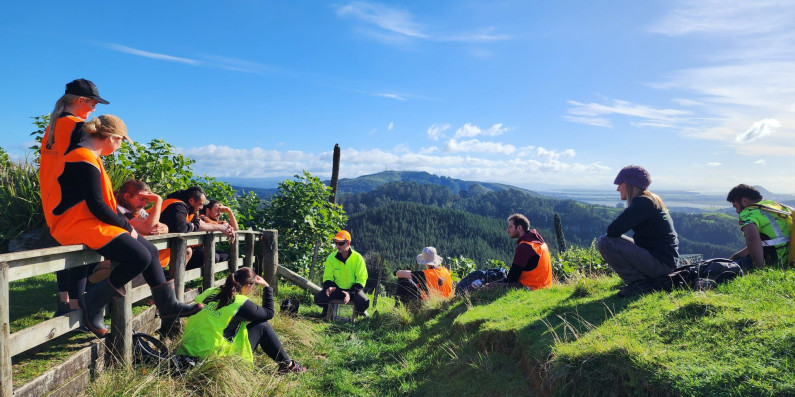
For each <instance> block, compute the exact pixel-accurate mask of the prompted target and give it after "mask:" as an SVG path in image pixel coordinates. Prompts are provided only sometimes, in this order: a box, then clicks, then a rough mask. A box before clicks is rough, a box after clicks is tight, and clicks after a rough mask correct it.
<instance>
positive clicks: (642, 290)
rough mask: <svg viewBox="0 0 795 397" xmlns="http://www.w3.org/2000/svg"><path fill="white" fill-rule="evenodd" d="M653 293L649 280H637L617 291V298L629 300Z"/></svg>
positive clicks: (652, 284)
mask: <svg viewBox="0 0 795 397" xmlns="http://www.w3.org/2000/svg"><path fill="white" fill-rule="evenodd" d="M649 292H654V283H652V281H651V280H638V281H635V282H632V283H630V284H628V285H625V286H623V287H621V289H619V290H618V296H620V297H622V298H631V297H633V296H638V295H643V294H648V293H649Z"/></svg>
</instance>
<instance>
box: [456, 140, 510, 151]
mask: <svg viewBox="0 0 795 397" xmlns="http://www.w3.org/2000/svg"><path fill="white" fill-rule="evenodd" d="M444 150H445V152H448V153H460V152H476V153H477V152H480V153H492V154H513V153H515V152H516V146H514V145H510V144H503V143H500V142H482V141H479V140H477V139H469V140H466V141H458V140H455V139H450V140H448V141H447V143H446V144H445V147H444Z"/></svg>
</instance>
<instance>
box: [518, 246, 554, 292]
mask: <svg viewBox="0 0 795 397" xmlns="http://www.w3.org/2000/svg"><path fill="white" fill-rule="evenodd" d="M519 243H520V244H528V245H529V246H531V247H532V248H533V251H535V252H536V253H537V254H538V256H539V257H540V258H538V265H537V266H536V268H535V269H533V270H530V271H526V272H522V274H521V275H520V276H519V283H521V284H522V285H524V286H526V287H530V288H532V289H534V290H536V289H541V288H546V287H549V286H550V285H552V260H551V259H550V255H549V248H548V247H547V244H546V243H539V242H537V241H520V242H519Z"/></svg>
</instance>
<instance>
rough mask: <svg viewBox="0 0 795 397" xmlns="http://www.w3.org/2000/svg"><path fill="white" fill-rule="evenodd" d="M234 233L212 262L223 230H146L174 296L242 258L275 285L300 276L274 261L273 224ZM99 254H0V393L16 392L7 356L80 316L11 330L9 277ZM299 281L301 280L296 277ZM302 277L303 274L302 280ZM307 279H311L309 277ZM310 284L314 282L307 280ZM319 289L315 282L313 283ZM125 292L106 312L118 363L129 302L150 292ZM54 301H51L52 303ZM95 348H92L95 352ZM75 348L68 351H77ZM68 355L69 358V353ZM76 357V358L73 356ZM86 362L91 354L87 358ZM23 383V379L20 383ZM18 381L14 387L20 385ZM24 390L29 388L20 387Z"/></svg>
mask: <svg viewBox="0 0 795 397" xmlns="http://www.w3.org/2000/svg"><path fill="white" fill-rule="evenodd" d="M237 235H238V238H237V239H235V242H234V243H231V244H229V251H230V252H229V260H228V261H226V262H220V263H214V259H215V243H216V242H217V241H218V238H220V236H222V234H221V233H219V232H215V233H212V232H194V233H182V234H178V233H171V234H164V235H159V236H148V237H147V239H148V240H150V241H151V242H152V243H153V244H154V245H155V247H157V249H165V248H171V264H170V266H172V267H173V268H174V269H175V270H176V271H175V272H174V286H175V288H176V295H177V299H178V300H180V301H185V300H186V298H191V299H192V297H193V296H195V295H193V294H192V296H190V297H186V296H185V283H186V282H188V281H191V280H195V279H199V278H201V279H202V286H203V288H205V289H206V288H210V287H212V286H214V285H219V284H222V283H223V280H219V281H215V277H214V274H215V273H217V272H220V271H223V270H229V271H235V270H237V268H238V266H240V265H241V264H242V265H243V266H249V267H253V268H254V269H255V271H256V272H257V274H261V275H263V277H264V278H265V279H266V280H267V281H268V282H269V283H270V284H271V285H273V287H274V289H276V288H277V283H276V277H277V274H281V275H283V276H285V277H286V278H288V279H292V278H295V277H297V278H298V279H301V277H300V276H297V275H295V274H294V273H292V272H290V271H289V270H287V269H283V268H279V269H278V270H277V267H279V266H278V258H279V257H278V233H277V231H276V230H264V231H261V232H256V231H238V232H237ZM241 239H242V240H243V242H244V244H243V249H244V252H242V253H241V252H239V251H240V240H241ZM257 242H259V243H260V250H259V252H258V256H259V258H258V260H256V261H255V255H254V252H255V244H256V243H257ZM197 244H201V245H203V246H204V265H203V266H202V267H201V268H199V269H193V270H188V271H186V270H185V252H186V248H187V247H188V246H189V245H197ZM102 260H103V258H102V257H101V255H99V254H97V253H96V252H95V251H92V250H90V249H88V248H86V247H85V246H83V245H70V246H61V247H53V248H44V249H38V250H31V251H23V252H15V253H9V254H0V328H2V335H0V397H11V396H13V395H15V394H17V391H15V390H14V388H13V383H12V360H11V359H12V357H13V356H15V355H17V354H20V353H23V352H25V351H27V350H29V349H32V348H34V347H37V346H40V345H42V344H44V343H47V342H49V341H51V340H53V339H55V338H57V337H59V336H61V335H64V334H66V333H68V332H70V331H72V330H74V329H76V328H78V327H79V326H80V319H81V318H82V311H81V310H74V311H72V312H70V313H69V314H68V315H65V316H59V317H56V318H53V319H50V320H47V321H44V322H41V323H38V324H35V325H33V326H30V327H28V328H24V329H22V330H19V331H17V332H14V333H13V334H12V333H11V332H10V318H9V314H10V303H9V283H11V282H13V281H17V280H23V279H26V278H30V277H35V276H40V275H44V274H48V273H54V272H56V271H59V270H64V269H69V268H73V267H78V266H85V265H87V264H91V263H96V262H100V261H102ZM299 281H300V280H299ZM304 281H305V280H304ZM309 284H311V283H309ZM309 284H307V285H308V286H309V288H311V287H312V286H314V284H311V285H309ZM314 287H315V288H317V289H318V290H319V287H317V286H314ZM124 288H125V290H126V292H127V293H126V296H125V297H123V298H116V299H113V300H111V303H110V304H109V307H110V313H111V326H110V330H111V332H110V336H109V338H108V340H107V345H108V348H109V350H110V353H111V355H110V357H113V358H114V360H115V361H117V363H118V364H119V365H129V364H130V363H131V362H132V351H133V348H132V332H133V316H132V305H133V303H135V302H138V301H140V300H143V299H146V298H148V297H150V296H151V292H150V290H149V287H148V286H147V285H142V286H139V287H136V288H131V285H130V284H129V283H128V284H127V285H125V286H124ZM54 303H55V302H53V304H54ZM95 354H96V353H95ZM78 355H79V354H77V355H75V356H73V359H74V357H77V356H78ZM102 359H103V358H102V357H99V358H97V357H95V358H94V360H102ZM70 360H72V359H70ZM75 360H76V359H75ZM86 361H88V362H89V363H90V362H91V361H92V359H90V358H89V359H86ZM23 386H25V385H23ZM23 386H20V387H19V388H18V389H21V388H22V387H23ZM49 391H50V390H38V391H36V393H37V394H32V395H42V394H44V393H47V392H49ZM19 394H20V395H21V394H25V395H27V394H29V393H19Z"/></svg>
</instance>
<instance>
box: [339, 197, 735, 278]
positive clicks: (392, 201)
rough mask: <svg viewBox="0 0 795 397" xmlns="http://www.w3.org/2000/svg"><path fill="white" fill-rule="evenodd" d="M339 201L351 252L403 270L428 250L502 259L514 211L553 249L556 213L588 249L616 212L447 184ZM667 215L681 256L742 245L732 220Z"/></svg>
mask: <svg viewBox="0 0 795 397" xmlns="http://www.w3.org/2000/svg"><path fill="white" fill-rule="evenodd" d="M472 186H475V185H472ZM338 201H339V203H340V204H342V205H343V207H344V208H345V211H346V212H347V213H348V216H349V221H348V227H349V228H350V229H351V232H353V233H354V240H355V243H354V247H355V248H356V249H358V250H359V251H362V252H366V251H375V252H381V253H383V254H384V255H385V256H386V259H387V260H388V261H390V262H393V263H395V262H397V263H402V264H411V263H413V259H414V258H415V257H416V255H417V253H419V251H420V250H421V249H422V247H424V246H428V245H432V246H435V247H437V248H438V249H439V253H440V254H441V255H443V256H448V257H457V256H465V257H468V258H471V259H473V260H475V261H476V262H477V263H478V264H479V265H481V264H483V263H485V261H486V260H488V259H499V260H504V261H509V260H510V259H511V254H512V252H513V244H514V243H513V242H512V240H510V239H509V238H508V235H507V233H506V232H505V225H506V223H505V218H506V217H507V216H508V215H510V214H513V213H522V214H525V215H527V217H528V218H529V219H530V222H531V227H533V228H537V229H539V231H540V232H541V234H542V236H544V238H545V239H546V240H547V242H548V243H549V246H550V248H551V249H552V250H553V251H556V250H557V246H558V241H557V238H556V236H555V233H554V215H555V213H557V214H559V216H560V218H561V221H562V224H563V230H564V234H565V238H566V241H567V243H568V244H569V245H572V244H574V245H579V246H587V245H590V244H591V242H592V241H593V239H594V238H596V237H597V236H599V235H600V234H603V233H604V232H605V230H606V228H607V225H608V224H609V223H610V222H611V221H612V220H613V219H614V218H615V217H616V216H617V215H618V213H619V212H620V211H621V210H620V209H617V208H612V207H605V206H599V205H591V204H585V203H581V202H577V201H573V200H559V199H553V198H548V197H542V196H538V195H532V194H528V193H526V192H523V191H519V190H516V189H509V190H492V191H482V190H480V189H479V188H477V187H474V188H470V189H468V190H460V191H459V192H458V194H455V193H453V192H452V191H451V189H450V188H449V187H447V186H440V185H436V184H430V183H424V184H421V183H418V182H410V183H407V182H390V183H386V184H382V185H380V186H378V187H376V188H375V189H373V190H371V191H368V192H363V193H357V194H351V193H348V194H342V195H341V196H339V200H338ZM672 216H673V218H674V223H675V225H676V229H677V232H678V233H679V237H680V249H679V252H680V253H683V254H694V253H698V254H702V255H704V256H705V257H709V258H712V257H726V256H729V255H731V254H732V253H733V252H734V251H736V250H737V249H738V248H739V247H740V246H741V245H742V244H743V241H742V238H741V237H742V236H741V234H740V232H739V229H738V227H737V220H736V218H735V217H732V216H730V215H726V214H715V213H706V214H680V213H673V214H672Z"/></svg>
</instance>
